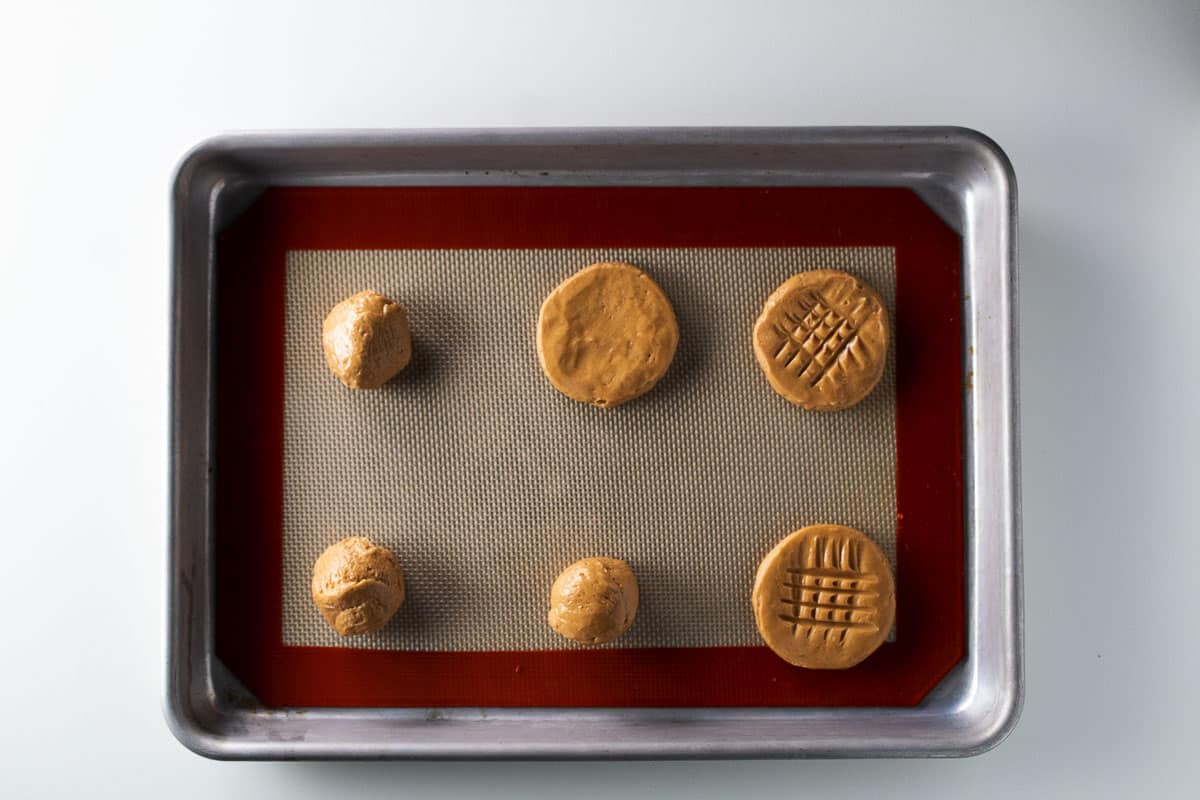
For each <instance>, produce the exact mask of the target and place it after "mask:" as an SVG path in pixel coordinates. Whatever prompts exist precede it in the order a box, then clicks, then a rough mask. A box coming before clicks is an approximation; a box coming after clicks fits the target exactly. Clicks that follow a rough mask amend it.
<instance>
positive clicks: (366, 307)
mask: <svg viewBox="0 0 1200 800" xmlns="http://www.w3.org/2000/svg"><path fill="white" fill-rule="evenodd" d="M321 344H322V346H323V347H324V349H325V363H326V364H328V365H329V369H330V371H332V372H333V374H334V375H336V376H337V378H338V380H340V381H341V382H342V383H344V384H345V385H346V386H348V387H349V388H351V389H378V388H379V387H380V386H383V384H385V383H387V382H388V381H389V380H391V379H392V378H393V377H395V376H396V373H398V372H400V370H402V369H404V368H405V367H406V366H408V362H409V359H410V358H412V340H411V339H410V338H409V333H408V315H406V314H405V313H404V306H402V305H400V304H399V303H397V302H396V301H395V300H389V299H388V298H386V297H384V296H383V295H381V294H378V293H376V292H370V291H367V292H359V293H358V294H356V295H354V296H352V297H347V298H346V299H345V300H343V301H342V302H340V303H338V304H337V305H336V306H334V307H333V309H332V310H331V311H330V312H329V315H328V316H326V317H325V323H324V325H323V326H322V328H321Z"/></svg>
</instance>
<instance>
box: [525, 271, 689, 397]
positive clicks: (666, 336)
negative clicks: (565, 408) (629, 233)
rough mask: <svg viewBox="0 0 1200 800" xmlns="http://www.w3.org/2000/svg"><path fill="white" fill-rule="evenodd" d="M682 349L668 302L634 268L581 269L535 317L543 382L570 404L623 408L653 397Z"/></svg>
mask: <svg viewBox="0 0 1200 800" xmlns="http://www.w3.org/2000/svg"><path fill="white" fill-rule="evenodd" d="M678 343H679V325H678V323H677V322H676V321H675V311H674V310H673V309H672V308H671V301H670V300H668V299H667V296H666V295H665V294H664V293H663V290H662V289H661V288H660V287H659V285H658V284H657V283H655V282H654V281H653V280H652V279H651V278H650V276H649V275H647V274H646V273H644V272H642V271H641V270H640V269H638V268H637V267H634V266H631V265H629V264H622V263H616V262H609V263H603V264H592V265H591V266H590V267H587V268H585V269H583V270H580V271H579V272H577V273H575V274H574V275H572V276H571V277H570V278H567V279H566V280H565V281H563V282H562V283H561V284H559V286H558V288H557V289H555V290H554V291H553V292H552V293H551V294H550V296H549V297H547V298H546V300H545V302H544V303H542V312H541V315H540V317H539V318H538V329H537V349H538V358H539V359H540V360H541V362H542V370H543V371H544V372H545V373H546V377H547V378H549V379H550V382H551V383H552V384H554V388H556V389H558V390H559V391H560V392H562V393H563V394H565V395H566V396H567V397H570V398H572V399H574V400H578V401H579V402H581V403H590V404H591V405H594V406H618V405H620V404H621V403H624V402H627V401H629V400H632V399H633V398H635V397H638V396H640V395H643V394H645V393H646V392H648V391H650V389H651V388H653V387H654V384H656V383H657V382H658V380H659V378H661V377H662V376H663V374H664V373H665V372H666V371H667V367H669V366H670V365H671V359H673V358H674V357H675V346H676V345H677V344H678Z"/></svg>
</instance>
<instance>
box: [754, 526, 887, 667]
mask: <svg viewBox="0 0 1200 800" xmlns="http://www.w3.org/2000/svg"><path fill="white" fill-rule="evenodd" d="M752 602H753V605H754V621H755V623H756V624H757V625H758V632H759V634H761V635H762V638H763V640H764V641H765V642H766V643H767V645H768V646H769V647H770V648H771V649H772V650H774V651H775V653H776V655H778V656H779V657H780V658H782V659H783V660H784V661H787V662H788V663H790V664H795V665H796V666H798V667H808V668H809V669H845V668H847V667H853V666H854V665H855V664H857V663H859V662H860V661H862V660H863V659H865V658H866V657H867V656H869V655H871V653H873V652H875V649H876V648H877V647H879V645H880V644H881V643H882V642H883V640H884V639H885V638H887V635H888V632H889V631H891V629H892V622H893V621H894V620H895V618H896V590H895V584H894V583H893V581H892V570H891V567H890V566H889V564H888V560H887V557H886V556H885V555H884V554H883V551H882V550H880V549H879V546H878V545H876V544H875V543H874V542H873V541H871V540H870V539H868V538H867V537H866V536H865V535H863V534H862V533H860V532H858V531H856V530H854V529H853V528H846V527H843V526H841V525H810V526H809V527H807V528H802V529H800V530H798V531H796V532H795V533H792V534H791V535H790V536H788V537H787V538H786V539H784V540H783V541H782V542H780V543H779V544H777V545H776V546H775V549H773V550H772V551H771V552H770V553H767V557H766V558H764V559H763V560H762V563H761V564H760V565H759V567H758V574H757V575H756V576H755V579H754V593H753V596H752Z"/></svg>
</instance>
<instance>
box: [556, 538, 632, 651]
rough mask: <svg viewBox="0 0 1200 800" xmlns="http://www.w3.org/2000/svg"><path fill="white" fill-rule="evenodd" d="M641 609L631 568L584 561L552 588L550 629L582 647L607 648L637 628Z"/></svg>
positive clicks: (611, 562)
mask: <svg viewBox="0 0 1200 800" xmlns="http://www.w3.org/2000/svg"><path fill="white" fill-rule="evenodd" d="M637 606H638V587H637V579H636V578H635V577H634V576H633V570H631V569H630V568H629V565H628V564H626V563H625V562H624V561H621V560H620V559H616V558H583V559H580V560H579V561H576V562H575V563H574V564H572V565H571V566H569V567H567V568H566V569H565V570H563V571H562V574H560V575H559V576H558V579H557V580H555V581H554V585H553V586H552V587H550V616H549V621H550V627H551V628H553V629H554V632H555V633H557V634H559V635H560V636H565V637H566V638H568V639H572V640H574V641H576V642H579V643H581V644H604V643H606V642H611V641H612V640H613V639H616V638H617V637H618V636H620V635H621V634H622V633H624V632H625V631H626V630H627V629H628V628H629V626H630V625H632V624H633V617H634V615H635V614H636V613H637Z"/></svg>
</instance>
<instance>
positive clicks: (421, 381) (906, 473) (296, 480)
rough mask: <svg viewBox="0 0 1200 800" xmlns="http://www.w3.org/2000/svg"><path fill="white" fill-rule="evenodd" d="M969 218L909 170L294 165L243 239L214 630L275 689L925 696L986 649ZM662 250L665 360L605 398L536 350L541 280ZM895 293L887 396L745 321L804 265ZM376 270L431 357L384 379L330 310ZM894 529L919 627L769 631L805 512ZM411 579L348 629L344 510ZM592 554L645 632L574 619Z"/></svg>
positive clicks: (225, 379)
mask: <svg viewBox="0 0 1200 800" xmlns="http://www.w3.org/2000/svg"><path fill="white" fill-rule="evenodd" d="M960 247H961V244H960V240H959V238H958V236H957V235H956V234H955V233H954V232H953V231H951V230H950V229H949V228H947V227H946V226H945V225H944V224H943V223H942V222H941V221H940V220H939V219H938V218H937V217H936V216H935V215H934V214H933V213H932V212H930V211H929V209H928V208H927V207H926V206H925V205H924V204H923V203H922V202H921V201H920V200H919V199H918V198H917V197H916V196H915V195H914V194H912V193H911V192H910V191H908V190H904V189H822V188H719V189H707V188H669V189H649V188H622V187H591V188H582V187H581V188H540V187H537V188H535V187H527V188H518V187H511V188H510V187H506V188H497V187H492V188H485V187H457V188H451V187H446V188H428V187H395V188H362V189H359V188H311V189H304V188H288V189H272V190H269V191H267V192H266V193H265V194H264V195H263V196H262V197H261V198H260V199H259V200H258V201H257V202H256V203H255V204H254V205H253V206H252V207H251V208H250V209H248V210H247V211H246V212H245V213H244V214H243V215H242V216H241V217H240V218H239V219H238V220H237V221H236V222H235V223H234V224H233V225H232V226H230V227H229V228H228V229H227V230H226V231H225V232H224V233H223V234H222V235H221V237H220V239H219V241H218V263H217V272H218V276H217V277H218V280H217V287H218V289H217V298H216V302H217V306H216V309H215V314H216V319H217V330H218V342H217V353H218V356H217V362H216V373H215V385H216V387H217V415H216V421H215V422H216V424H215V436H216V452H217V468H216V472H215V476H216V483H217V494H216V497H217V501H216V505H215V507H214V514H215V517H214V519H215V523H216V524H215V531H216V539H215V546H216V551H215V560H216V575H215V578H216V591H215V601H216V606H217V608H216V620H217V625H216V631H215V632H216V645H217V652H218V654H219V656H220V657H221V659H222V661H224V662H225V663H226V665H227V666H229V668H230V669H231V670H232V671H233V672H234V674H236V675H237V677H239V678H240V679H241V680H242V681H243V683H245V684H246V686H247V687H248V688H249V689H250V690H251V691H253V692H254V693H255V694H257V695H258V697H259V698H260V699H261V700H262V701H263V702H264V703H266V704H268V705H272V706H303V705H315V706H322V705H324V706H350V705H359V706H381V705H395V706H423V707H430V706H455V705H458V706H463V705H465V706H526V705H527V706H636V705H649V706H681V705H708V706H713V705H716V706H735V705H758V706H763V705H766V706H770V705H778V706H784V705H911V704H913V703H916V702H919V700H920V698H921V697H922V696H924V694H925V692H927V691H928V690H929V689H930V688H931V687H932V686H933V685H935V684H936V682H937V681H938V680H939V679H940V678H941V677H942V676H943V675H944V674H945V673H946V671H947V670H949V669H950V668H951V667H952V666H953V665H954V664H955V663H956V662H957V661H958V660H959V659H960V658H961V657H962V654H963V618H964V617H963V614H964V607H963V540H962V536H963V513H964V510H963V500H962V498H963V486H962V459H963V449H962V441H963V439H962V392H963V374H962V351H961V289H960V257H959V250H960ZM601 259H624V260H628V261H631V262H633V263H635V264H638V265H639V266H641V267H643V268H644V269H646V270H647V271H648V272H650V273H651V274H652V275H654V277H655V278H656V279H658V280H659V281H660V282H661V283H662V285H663V287H664V289H665V290H666V292H667V294H668V295H669V296H670V297H671V299H672V302H673V303H674V305H675V308H676V311H677V314H678V315H679V319H680V326H681V342H680V348H679V351H678V353H677V355H676V361H675V363H674V364H673V365H672V367H671V369H670V371H669V372H668V373H667V375H666V377H665V378H664V379H663V381H662V383H661V384H660V385H659V386H658V387H656V389H655V390H654V391H653V392H652V393H650V394H649V395H647V396H645V397H643V398H640V399H638V400H636V401H634V402H633V403H631V404H629V405H628V406H624V407H621V408H616V409H608V410H599V409H593V408H590V407H586V406H582V405H579V404H577V403H574V402H572V401H570V400H568V399H566V398H564V397H562V396H560V395H559V394H558V393H557V392H555V391H554V390H553V389H552V387H550V386H549V384H548V383H547V382H546V381H545V380H544V378H543V377H542V376H541V374H540V370H539V367H538V365H537V359H536V354H535V351H534V342H533V338H534V337H533V331H534V323H535V320H536V315H537V310H538V306H539V304H540V302H541V299H542V298H543V297H544V296H545V294H546V293H547V292H548V291H550V290H551V289H552V288H553V287H554V286H555V285H556V284H557V283H558V282H559V281H561V280H562V279H563V278H565V277H566V276H568V275H569V274H571V273H572V272H574V271H575V270H576V269H579V268H580V267H582V266H585V265H586V264H588V263H590V262H592V261H596V260H601ZM814 267H839V268H843V269H848V270H849V271H851V272H854V273H856V274H858V275H860V276H862V277H863V278H865V279H866V280H868V281H869V282H871V283H872V284H873V285H875V286H876V287H877V288H878V289H879V290H880V291H881V292H882V293H883V294H884V296H885V298H886V299H887V301H888V302H889V303H890V304H891V305H892V310H893V312H894V313H893V316H894V325H895V346H894V349H893V352H892V353H891V354H890V356H889V358H890V359H892V361H891V362H890V363H889V368H888V372H887V374H886V375H885V378H884V381H883V383H882V384H881V386H880V387H879V388H878V389H877V390H876V392H875V393H873V394H872V395H871V396H870V398H868V400H866V401H865V402H864V403H863V404H862V405H860V406H858V407H856V408H855V409H852V410H850V411H846V412H841V413H837V414H815V413H808V412H804V411H802V410H800V409H797V408H794V407H792V406H790V405H789V404H788V403H786V401H784V400H782V399H781V398H779V397H777V396H776V395H774V393H773V392H771V390H770V388H769V386H768V385H767V383H766V381H765V379H764V378H763V377H762V376H761V374H759V373H758V371H757V366H756V365H755V364H754V360H753V355H752V352H751V348H750V342H749V334H750V329H751V326H752V324H753V321H754V318H755V317H756V315H757V313H758V311H759V308H760V307H761V303H762V301H763V299H764V298H765V297H766V295H767V294H768V293H769V292H770V291H771V290H772V289H773V288H774V287H775V286H776V285H778V283H779V282H781V281H782V280H783V279H785V278H786V277H788V276H789V275H791V274H793V273H795V272H797V271H800V270H802V269H808V268H814ZM362 288H374V289H376V290H378V291H381V292H384V293H386V294H390V295H393V296H395V297H396V298H397V299H399V300H401V301H402V302H404V303H405V304H406V305H407V306H408V307H409V310H410V313H411V317H412V328H413V335H414V348H415V355H414V360H413V363H412V364H411V365H410V366H409V368H408V369H407V370H406V371H405V372H404V373H402V374H401V375H400V376H399V377H398V378H397V379H396V380H395V381H393V382H392V383H390V384H388V386H387V387H386V388H384V389H383V390H381V391H378V392H360V393H352V392H349V391H347V390H345V389H343V388H342V387H341V386H340V384H338V383H337V382H336V381H335V380H334V379H333V378H332V376H330V375H329V374H328V372H327V371H326V369H325V367H324V365H323V363H322V358H321V353H320V347H319V329H320V321H321V318H322V317H323V315H324V313H325V311H326V310H327V309H328V307H329V306H331V305H332V304H333V303H334V302H336V301H337V300H338V299H340V298H341V297H343V296H345V295H347V294H350V293H352V292H354V291H358V290H359V289H362ZM816 521H831V522H841V523H845V524H850V525H854V526H856V527H859V528H861V529H863V530H865V531H866V532H868V533H869V534H870V535H872V536H874V537H875V538H876V539H877V540H878V541H880V542H881V543H882V544H883V545H884V547H885V549H886V550H887V551H888V554H889V557H890V558H892V559H893V563H894V564H895V567H896V574H897V596H898V608H897V623H896V629H895V632H894V641H892V642H888V643H885V644H884V645H883V646H882V647H881V648H880V650H879V651H877V652H876V653H875V654H874V655H873V656H872V657H871V658H869V659H867V660H866V661H865V662H863V663H862V664H860V665H859V666H857V667H855V668H853V669H850V670H843V671H813V670H801V669H796V668H793V667H790V666H789V665H787V664H786V663H784V662H782V661H781V660H780V659H778V658H777V657H776V656H774V654H772V653H771V652H770V651H769V650H768V649H766V648H765V647H762V646H761V645H760V643H759V642H758V641H757V638H756V636H755V634H754V630H753V622H752V616H751V614H750V610H749V607H748V603H747V602H746V598H747V596H748V594H749V587H750V583H751V580H752V578H753V570H754V565H755V564H756V563H757V561H758V559H759V558H760V557H761V555H762V554H763V553H765V552H766V550H767V549H768V548H769V547H770V546H771V544H773V543H774V542H775V541H777V540H778V539H779V538H781V537H782V536H784V535H785V534H786V533H788V532H789V531H790V530H792V529H794V528H796V527H799V526H800V525H803V524H806V523H810V522H816ZM351 534H366V535H370V536H372V537H373V538H377V539H379V540H380V541H382V542H384V543H386V544H388V545H389V546H392V547H393V548H394V549H395V550H396V551H397V553H398V554H399V555H400V558H401V560H402V561H403V563H404V566H405V569H406V573H407V575H408V577H409V580H410V586H409V590H410V595H409V600H408V602H407V603H406V605H405V608H404V609H403V610H402V611H401V613H400V614H399V615H398V617H397V618H396V619H395V620H394V621H393V622H392V623H391V624H390V625H389V626H388V627H387V628H386V629H385V630H384V631H382V632H381V633H380V634H377V635H375V636H373V637H368V638H366V639H355V640H348V641H347V640H342V639H340V638H338V637H335V636H333V635H332V634H330V633H328V632H327V631H326V630H325V629H324V628H323V627H322V623H321V622H320V620H319V617H317V616H316V614H315V613H314V611H313V609H312V607H311V604H310V601H309V600H308V598H307V574H308V570H309V569H310V568H311V563H312V560H313V558H315V556H316V555H317V554H318V553H319V552H320V550H321V549H323V548H324V546H326V545H327V544H329V543H331V542H332V541H335V540H336V539H337V538H340V537H341V536H343V535H351ZM588 554H606V555H616V556H620V557H624V558H626V559H628V560H629V561H630V562H631V563H632V564H633V566H634V568H635V570H636V571H637V573H638V577H639V581H640V583H641V585H642V587H643V597H642V607H641V609H640V610H639V614H638V619H637V621H636V623H635V625H634V627H633V628H632V629H631V630H630V632H629V634H628V635H627V636H626V637H625V638H623V639H622V640H621V641H620V642H619V643H618V644H616V645H614V646H610V647H606V648H581V647H573V646H572V645H570V643H568V642H566V641H565V640H559V639H557V638H556V637H554V636H553V634H552V633H550V631H549V629H548V628H547V627H546V626H545V622H544V616H545V610H546V609H545V602H546V594H547V591H548V587H549V583H550V581H551V580H552V579H553V577H554V575H555V574H556V573H557V571H558V570H559V569H561V568H562V567H563V566H565V565H566V563H568V562H569V561H571V560H573V559H575V558H577V557H580V556H583V555H588Z"/></svg>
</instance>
